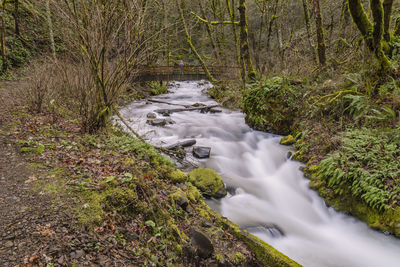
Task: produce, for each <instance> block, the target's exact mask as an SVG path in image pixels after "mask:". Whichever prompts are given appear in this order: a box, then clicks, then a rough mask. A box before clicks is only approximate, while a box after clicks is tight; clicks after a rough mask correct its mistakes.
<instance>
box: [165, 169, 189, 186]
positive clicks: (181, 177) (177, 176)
mask: <svg viewBox="0 0 400 267" xmlns="http://www.w3.org/2000/svg"><path fill="white" fill-rule="evenodd" d="M167 178H168V180H170V181H171V182H173V183H174V184H179V183H185V182H186V180H187V179H188V176H187V174H186V173H184V172H183V171H181V170H174V171H172V172H170V173H168V174H167Z"/></svg>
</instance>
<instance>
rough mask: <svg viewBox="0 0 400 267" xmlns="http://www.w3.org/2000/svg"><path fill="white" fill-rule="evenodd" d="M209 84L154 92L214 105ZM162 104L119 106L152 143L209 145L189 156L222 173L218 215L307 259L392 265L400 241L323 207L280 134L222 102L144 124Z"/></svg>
mask: <svg viewBox="0 0 400 267" xmlns="http://www.w3.org/2000/svg"><path fill="white" fill-rule="evenodd" d="M208 87H209V86H207V85H204V84H198V83H190V82H187V83H176V84H174V86H173V87H172V88H170V93H169V94H166V95H162V96H158V97H156V98H155V99H156V100H161V101H165V102H170V103H171V102H172V103H174V104H185V105H188V104H194V103H203V104H205V105H214V104H215V102H214V101H213V100H212V99H210V98H209V97H208V96H207V95H206V94H204V93H203V91H204V90H206V89H208ZM165 105H166V104H162V103H154V102H135V103H132V104H131V105H130V106H128V107H126V108H124V109H122V110H121V113H122V114H123V116H124V117H125V118H130V119H131V120H132V122H131V126H132V127H133V128H134V129H135V130H137V131H138V132H139V133H140V134H141V135H144V136H146V138H147V139H148V140H150V142H151V143H152V144H155V145H157V146H167V145H170V144H174V143H176V142H178V141H181V140H185V139H196V141H197V143H198V144H199V145H201V146H206V147H211V158H210V159H205V160H200V161H199V160H193V161H192V162H194V163H196V164H197V165H198V166H199V167H208V168H211V169H214V170H216V171H217V172H218V173H219V174H220V175H221V176H222V177H223V179H224V182H225V183H226V185H227V187H228V191H229V195H228V197H226V198H223V199H222V200H212V201H209V202H208V204H209V205H210V206H212V207H213V209H215V210H217V211H218V212H220V213H221V214H222V215H223V216H226V217H228V218H229V219H231V220H232V221H233V222H235V223H237V224H238V225H239V226H241V227H242V228H246V229H247V230H248V231H249V232H251V233H253V234H255V235H256V236H258V237H260V238H262V239H263V240H265V241H267V243H269V244H271V245H273V246H274V247H275V248H277V249H278V250H280V251H282V252H284V253H285V254H286V255H288V256H289V257H291V258H293V259H295V260H296V261H298V262H299V263H301V264H304V265H306V266H396V264H397V259H398V255H399V253H400V245H399V241H398V240H396V239H394V238H391V237H388V236H385V235H383V234H380V233H377V232H375V231H373V230H371V229H369V228H368V227H367V226H366V225H365V224H363V223H361V222H359V221H357V220H355V219H354V218H352V217H348V216H346V215H344V214H341V213H338V212H336V211H334V210H333V209H331V208H328V207H326V205H325V203H324V202H323V201H322V199H320V198H319V197H318V195H317V194H316V193H315V192H314V191H311V190H310V189H309V185H308V184H309V181H308V180H306V179H305V178H304V177H303V174H302V172H301V171H300V167H301V164H299V163H297V162H294V161H291V160H288V158H287V154H288V152H289V151H288V150H289V149H288V148H286V147H283V146H280V145H279V142H280V139H281V137H280V136H276V135H273V134H267V133H263V132H258V131H254V130H252V129H251V128H250V127H248V126H247V125H246V124H245V122H244V115H243V114H242V113H240V112H238V111H235V110H227V109H222V112H221V113H215V114H204V113H198V112H180V113H176V114H171V115H170V117H169V118H170V119H172V120H173V121H175V124H171V125H166V126H164V127H154V126H151V125H148V124H146V114H148V113H150V112H153V111H154V110H156V109H163V108H164V109H165V108H168V107H166V106H165ZM189 160H191V159H190V157H189ZM366 251H368V253H367V254H366Z"/></svg>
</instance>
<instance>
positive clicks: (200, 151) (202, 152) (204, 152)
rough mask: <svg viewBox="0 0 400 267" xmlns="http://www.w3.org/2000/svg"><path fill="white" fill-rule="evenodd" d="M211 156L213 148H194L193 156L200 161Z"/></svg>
mask: <svg viewBox="0 0 400 267" xmlns="http://www.w3.org/2000/svg"><path fill="white" fill-rule="evenodd" d="M210 154H211V147H205V146H195V147H193V156H195V157H196V158H198V159H206V158H209V157H210Z"/></svg>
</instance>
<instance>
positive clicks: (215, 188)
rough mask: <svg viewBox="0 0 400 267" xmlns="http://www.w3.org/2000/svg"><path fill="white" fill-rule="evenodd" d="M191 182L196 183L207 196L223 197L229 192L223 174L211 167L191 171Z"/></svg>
mask: <svg viewBox="0 0 400 267" xmlns="http://www.w3.org/2000/svg"><path fill="white" fill-rule="evenodd" d="M189 182H191V183H192V184H193V185H195V186H196V187H197V188H198V189H199V190H200V191H201V192H202V194H203V195H204V196H205V197H215V198H221V197H224V196H226V194H227V192H226V189H225V186H224V183H223V181H222V178H221V176H219V175H218V173H216V172H215V171H213V170H211V169H202V168H199V169H196V170H194V171H192V172H190V173H189Z"/></svg>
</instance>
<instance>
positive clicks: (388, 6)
mask: <svg viewBox="0 0 400 267" xmlns="http://www.w3.org/2000/svg"><path fill="white" fill-rule="evenodd" d="M393 2H394V0H384V1H383V13H384V19H383V23H384V26H383V38H384V40H385V41H386V42H390V40H391V33H390V20H391V18H392V9H393Z"/></svg>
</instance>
